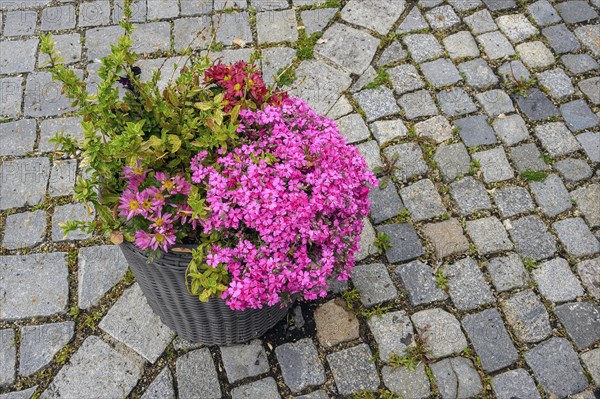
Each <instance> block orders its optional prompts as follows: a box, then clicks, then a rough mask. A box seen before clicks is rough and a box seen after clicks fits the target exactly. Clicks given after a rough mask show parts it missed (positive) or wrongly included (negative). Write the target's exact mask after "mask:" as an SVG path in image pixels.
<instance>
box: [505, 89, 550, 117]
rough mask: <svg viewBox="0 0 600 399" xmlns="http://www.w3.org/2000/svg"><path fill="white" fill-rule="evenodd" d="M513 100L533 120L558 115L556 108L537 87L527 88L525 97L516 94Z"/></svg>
mask: <svg viewBox="0 0 600 399" xmlns="http://www.w3.org/2000/svg"><path fill="white" fill-rule="evenodd" d="M515 101H516V102H517V105H518V106H519V109H520V110H521V111H522V112H523V113H524V114H525V115H526V116H527V118H529V119H530V120H532V121H534V122H537V121H543V120H546V119H548V118H550V117H553V116H559V112H558V108H556V106H555V105H554V104H552V102H551V101H550V100H548V97H546V96H545V95H544V93H542V92H541V91H540V90H539V89H535V88H534V89H529V90H528V91H527V97H524V96H522V95H520V94H517V95H516V96H515Z"/></svg>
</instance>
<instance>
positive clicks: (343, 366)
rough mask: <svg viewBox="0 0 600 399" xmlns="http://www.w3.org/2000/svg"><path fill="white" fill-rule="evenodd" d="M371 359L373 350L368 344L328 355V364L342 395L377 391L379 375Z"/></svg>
mask: <svg viewBox="0 0 600 399" xmlns="http://www.w3.org/2000/svg"><path fill="white" fill-rule="evenodd" d="M371 357H372V354H371V349H370V348H369V346H368V345H367V344H360V345H357V346H354V347H352V348H348V349H344V350H341V351H339V352H335V353H332V354H330V355H327V362H328V363H329V367H330V368H331V373H332V374H333V378H334V380H335V385H336V386H337V389H338V392H339V394H340V395H351V394H353V393H356V392H359V391H363V390H367V391H375V390H377V388H378V387H379V383H380V381H379V375H378V374H377V369H376V368H375V364H374V363H373V362H372V361H371Z"/></svg>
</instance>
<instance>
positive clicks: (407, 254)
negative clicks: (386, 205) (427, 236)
mask: <svg viewBox="0 0 600 399" xmlns="http://www.w3.org/2000/svg"><path fill="white" fill-rule="evenodd" d="M377 232H382V233H385V234H387V235H388V236H389V237H390V243H391V244H392V246H391V247H390V248H388V249H387V250H386V251H385V256H386V258H387V260H388V262H390V263H397V262H405V261H409V260H413V259H415V258H418V257H419V256H421V255H423V246H422V245H421V241H420V240H419V236H417V233H416V231H415V229H414V227H413V226H412V225H410V224H408V223H402V224H386V225H383V226H379V227H377Z"/></svg>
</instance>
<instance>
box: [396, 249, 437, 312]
mask: <svg viewBox="0 0 600 399" xmlns="http://www.w3.org/2000/svg"><path fill="white" fill-rule="evenodd" d="M396 277H398V279H399V280H400V282H401V284H402V285H403V287H404V289H405V290H406V292H407V294H408V300H409V301H410V304H411V305H413V306H418V305H423V304H429V303H432V302H437V301H444V300H446V298H448V295H446V293H445V292H444V291H442V290H441V289H439V287H438V286H437V284H436V282H435V277H434V276H433V271H432V270H431V267H429V266H428V265H426V264H424V263H422V262H420V261H418V260H417V261H413V262H410V263H406V264H404V265H400V266H398V267H397V268H396Z"/></svg>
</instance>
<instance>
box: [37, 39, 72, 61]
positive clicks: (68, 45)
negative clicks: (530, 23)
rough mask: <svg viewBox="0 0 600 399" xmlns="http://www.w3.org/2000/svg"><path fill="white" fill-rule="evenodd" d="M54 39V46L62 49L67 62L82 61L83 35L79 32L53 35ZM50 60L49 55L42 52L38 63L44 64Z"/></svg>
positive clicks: (61, 51)
mask: <svg viewBox="0 0 600 399" xmlns="http://www.w3.org/2000/svg"><path fill="white" fill-rule="evenodd" d="M52 39H54V48H55V49H56V51H60V56H61V57H62V58H63V59H64V60H65V64H67V65H69V64H74V63H76V62H79V61H81V36H80V35H79V33H69V34H65V35H55V36H52ZM49 60H50V59H49V57H48V56H47V55H45V54H42V53H40V54H39V56H38V65H44V64H45V63H46V62H48V61H49Z"/></svg>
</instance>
